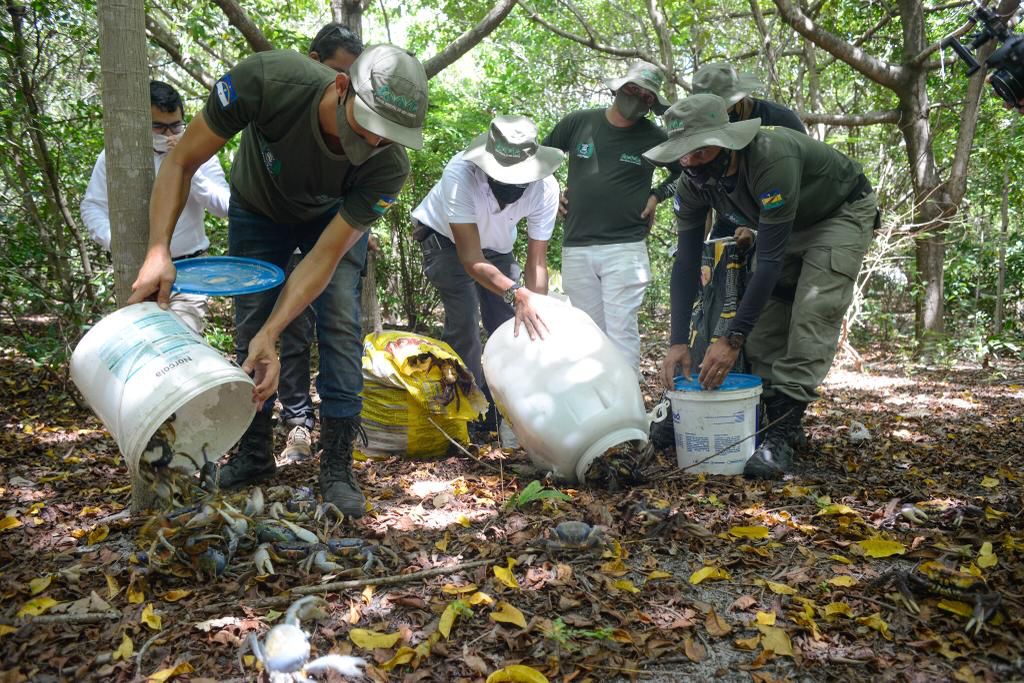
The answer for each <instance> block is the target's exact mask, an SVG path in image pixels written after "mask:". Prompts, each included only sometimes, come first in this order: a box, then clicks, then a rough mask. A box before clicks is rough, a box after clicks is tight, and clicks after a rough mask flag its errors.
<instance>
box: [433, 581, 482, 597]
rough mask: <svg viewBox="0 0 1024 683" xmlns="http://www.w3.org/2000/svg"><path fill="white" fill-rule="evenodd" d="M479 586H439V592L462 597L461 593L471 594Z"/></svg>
mask: <svg viewBox="0 0 1024 683" xmlns="http://www.w3.org/2000/svg"><path fill="white" fill-rule="evenodd" d="M478 587H479V586H477V585H476V584H475V583H467V584H464V585H462V586H456V585H455V584H454V583H446V584H445V585H443V586H441V592H442V593H447V594H448V595H462V594H463V593H472V592H473V591H475V590H476V589H477V588H478Z"/></svg>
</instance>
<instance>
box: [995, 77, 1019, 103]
mask: <svg viewBox="0 0 1024 683" xmlns="http://www.w3.org/2000/svg"><path fill="white" fill-rule="evenodd" d="M992 89H993V90H995V91H996V94H997V95H999V96H1000V97H1001V98H1003V101H1004V102H1009V103H1010V104H1013V105H1016V104H1017V102H1019V101H1020V100H1022V99H1024V82H1021V79H1020V78H1018V76H1017V74H1014V73H1013V72H1012V71H1010V70H1009V69H999V70H998V71H995V72H993V73H992Z"/></svg>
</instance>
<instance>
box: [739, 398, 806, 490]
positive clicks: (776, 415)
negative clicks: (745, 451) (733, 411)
mask: <svg viewBox="0 0 1024 683" xmlns="http://www.w3.org/2000/svg"><path fill="white" fill-rule="evenodd" d="M806 409H807V404H806V403H804V402H802V401H797V400H794V399H792V398H789V397H788V396H786V395H784V394H777V395H775V396H773V397H772V398H770V399H768V400H766V401H765V412H766V414H767V418H768V424H769V425H770V426H769V427H768V431H767V432H765V437H764V441H763V442H762V443H761V446H760V448H758V449H757V450H756V451H754V455H752V456H751V457H750V460H748V461H747V464H746V466H745V467H744V468H743V476H745V477H747V478H748V479H781V478H782V476H783V475H785V474H788V473H789V472H790V471H791V470H792V469H793V451H794V448H797V447H801V448H802V447H803V446H804V445H806V442H807V437H806V435H805V434H804V430H803V426H802V425H801V421H802V420H803V417H804V411H805V410H806Z"/></svg>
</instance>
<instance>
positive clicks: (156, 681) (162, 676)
mask: <svg viewBox="0 0 1024 683" xmlns="http://www.w3.org/2000/svg"><path fill="white" fill-rule="evenodd" d="M194 671H195V669H193V668H192V665H191V664H189V663H188V662H181V663H180V664H177V665H175V666H172V667H171V668H169V669H160V670H159V671H157V672H156V673H151V674H150V675H149V677H148V678H146V683H164V682H165V681H169V680H171V679H172V678H174V677H175V676H181V675H184V674H190V673H193V672H194Z"/></svg>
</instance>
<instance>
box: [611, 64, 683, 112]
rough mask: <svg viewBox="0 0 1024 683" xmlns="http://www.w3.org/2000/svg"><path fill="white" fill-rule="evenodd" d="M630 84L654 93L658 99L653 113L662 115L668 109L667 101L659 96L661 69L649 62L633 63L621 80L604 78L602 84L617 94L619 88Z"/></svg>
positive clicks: (661, 80)
mask: <svg viewBox="0 0 1024 683" xmlns="http://www.w3.org/2000/svg"><path fill="white" fill-rule="evenodd" d="M627 83H632V84H633V85H637V86H639V87H641V88H643V89H644V90H650V91H651V92H652V93H654V96H655V97H657V98H658V101H657V102H656V103H655V104H654V107H653V109H654V113H655V114H662V113H664V111H665V110H666V109H668V100H666V99H665V98H664V97H662V95H661V88H662V86H663V85H664V84H665V74H663V73H662V71H661V69H659V68H658V67H656V66H655V65H653V64H651V63H650V62H634V63H633V64H632V65H631V66H630V67H629V70H628V71H627V72H626V75H625V76H623V77H621V78H606V79H604V84H605V85H607V86H608V87H609V88H610V89H611V91H612V92H617V91H618V89H619V88H621V87H622V86H624V85H626V84H627Z"/></svg>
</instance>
